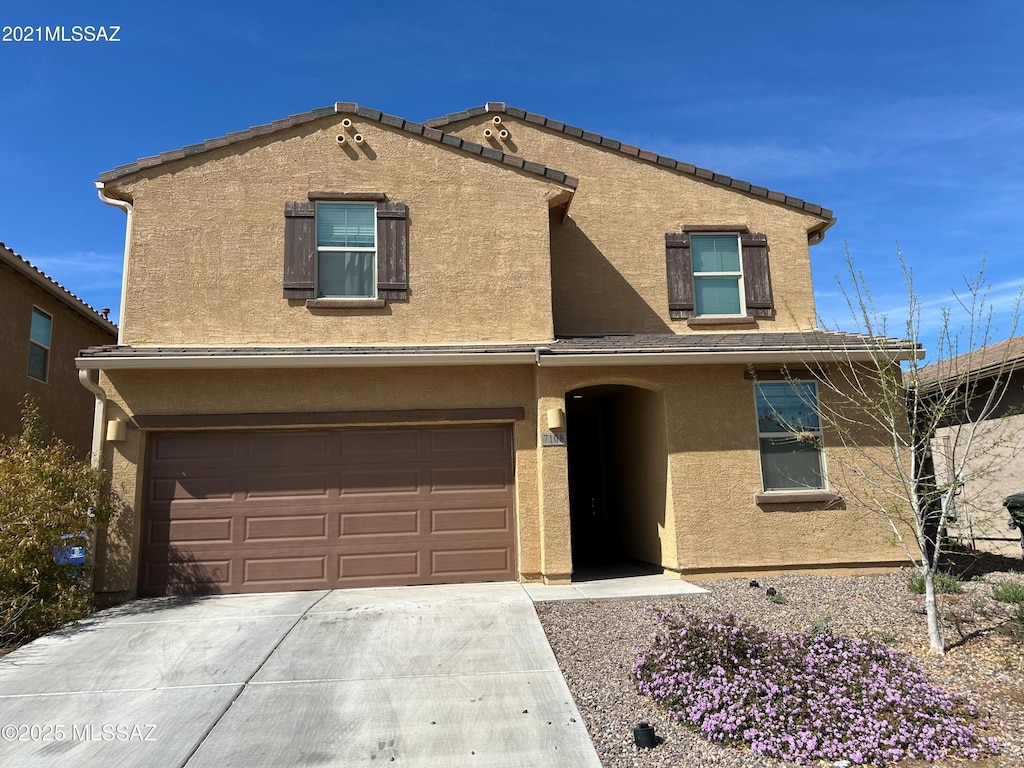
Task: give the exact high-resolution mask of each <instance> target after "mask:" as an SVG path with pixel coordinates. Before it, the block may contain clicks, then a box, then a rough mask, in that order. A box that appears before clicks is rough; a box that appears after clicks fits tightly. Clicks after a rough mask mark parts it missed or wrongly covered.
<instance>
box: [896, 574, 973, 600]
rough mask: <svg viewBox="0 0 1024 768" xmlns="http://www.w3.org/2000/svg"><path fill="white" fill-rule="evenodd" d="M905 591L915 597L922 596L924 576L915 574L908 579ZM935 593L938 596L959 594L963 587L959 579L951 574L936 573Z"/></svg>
mask: <svg viewBox="0 0 1024 768" xmlns="http://www.w3.org/2000/svg"><path fill="white" fill-rule="evenodd" d="M907 589H909V590H910V591H911V592H913V593H914V594H915V595H923V594H924V576H923V575H922V574H920V573H915V574H914V575H913V576H911V577H910V581H908V582H907ZM935 591H936V592H937V593H939V594H943V595H946V594H959V593H960V592H963V591H964V588H963V585H962V584H961V583H960V579H958V578H957V577H956V576H954V575H953V574H951V573H943V572H942V571H937V572H936V573H935Z"/></svg>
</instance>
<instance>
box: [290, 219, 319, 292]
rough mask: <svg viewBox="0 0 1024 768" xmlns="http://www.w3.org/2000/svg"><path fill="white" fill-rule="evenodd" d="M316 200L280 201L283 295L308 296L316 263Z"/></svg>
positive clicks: (312, 289)
mask: <svg viewBox="0 0 1024 768" xmlns="http://www.w3.org/2000/svg"><path fill="white" fill-rule="evenodd" d="M315 257H316V203H314V202H312V201H310V200H300V201H289V202H286V203H285V204H284V298H286V299H312V298H314V297H315V296H316V294H315V289H314V284H313V265H314V264H315V263H316V258H315Z"/></svg>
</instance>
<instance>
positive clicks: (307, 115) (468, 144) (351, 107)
mask: <svg viewBox="0 0 1024 768" xmlns="http://www.w3.org/2000/svg"><path fill="white" fill-rule="evenodd" d="M332 115H355V116H357V117H361V118H364V119H366V120H372V121H374V122H377V123H380V124H382V125H387V126H389V127H391V128H395V129H396V130H399V131H403V132H405V133H408V134H411V135H413V136H419V137H421V138H424V139H427V140H428V141H432V142H435V143H437V144H442V145H444V146H446V147H451V148H452V149H456V150H459V151H462V152H465V153H467V154H470V155H474V156H477V157H482V158H486V159H488V160H494V161H496V162H499V163H502V164H504V165H508V166H511V167H512V168H516V169H518V170H521V171H524V172H526V173H530V174H534V175H536V176H540V177H541V178H543V179H545V180H547V181H553V182H556V183H558V184H563V185H565V186H567V187H570V188H571V189H573V190H575V189H576V186H577V184H578V180H577V179H575V178H573V177H572V176H569V175H568V174H566V173H563V172H562V171H559V170H556V169H554V168H548V167H547V166H544V165H541V164H540V163H531V162H530V161H528V160H524V159H522V158H520V157H516V156H515V155H509V154H506V153H505V152H501V151H500V150H497V149H491V148H490V147H484V146H481V145H480V144H475V143H474V142H472V141H466V140H465V139H462V138H460V137H459V136H454V135H451V134H447V133H444V132H443V131H440V130H438V129H437V128H433V127H429V126H426V125H423V124H422V123H413V122H410V121H409V120H405V119H404V118H401V117H397V116H395V115H387V114H384V113H383V112H381V111H380V110H378V109H370V108H368V107H361V106H359V105H358V104H355V103H353V102H350V101H339V102H336V103H335V104H334V105H332V106H329V107H320V108H319V109H314V110H311V111H309V112H303V113H301V114H298V115H292V116H291V117H287V118H284V119H283V120H275V121H274V122H272V123H266V124H264V125H257V126H254V127H252V128H249V129H248V130H244V131H236V132H235V133H229V134H227V135H226V136H221V137H219V138H216V139H208V140H206V141H204V142H201V143H199V144H190V145H189V146H187V147H182V148H181V149H175V150H172V151H170V152H162V153H160V154H159V155H153V156H152V157H144V158H142V159H140V160H136V161H135V162H134V163H128V164H127V165H120V166H118V167H117V168H114V169H113V170H111V171H106V172H104V173H101V174H100V178H99V180H100V181H101V182H104V183H106V182H110V181H115V180H117V179H121V178H124V177H125V176H130V175H131V174H133V173H137V172H138V171H143V170H146V169H147V168H155V167H157V166H160V165H164V164H166V163H173V162H174V161H175V160H183V159H184V158H186V157H192V156H194V155H198V154H202V153H204V152H210V151H212V150H215V149H220V148H221V147H226V146H229V145H231V144H237V143H238V142H242V141H248V140H249V139H255V138H258V137H260V136H267V135H270V134H273V133H278V132H280V131H284V130H287V129H289V128H294V127H295V126H297V125H303V124H304V123H310V122H313V121H314V120H320V119H322V118H325V117H330V116H332Z"/></svg>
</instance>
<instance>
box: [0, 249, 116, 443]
mask: <svg viewBox="0 0 1024 768" xmlns="http://www.w3.org/2000/svg"><path fill="white" fill-rule="evenodd" d="M33 307H38V308H39V309H41V310H42V311H43V312H46V313H47V314H48V315H50V317H52V318H53V324H52V326H51V338H50V360H49V374H48V376H47V380H46V381H45V382H42V381H38V380H37V379H33V378H32V377H31V376H29V375H28V347H29V330H30V327H31V324H32V308H33ZM115 341H116V334H114V333H112V332H107V331H105V330H103V329H102V328H100V327H99V326H97V325H95V324H94V323H91V322H89V321H88V320H86V319H85V318H84V317H82V316H81V315H80V314H79V313H78V312H75V311H74V310H73V309H71V308H70V307H68V306H67V305H66V304H64V303H63V302H62V301H60V300H59V299H57V298H56V297H54V296H53V294H51V293H50V292H49V291H46V290H44V289H43V288H41V287H39V286H37V285H35V284H34V283H33V282H32V281H30V280H27V279H26V278H25V277H23V276H21V275H20V274H18V273H17V272H15V271H14V270H13V269H11V268H10V267H8V266H7V265H6V264H0V350H3V358H4V368H3V370H4V373H3V375H2V376H0V403H2V404H3V405H2V407H0V435H13V434H18V433H19V432H21V403H22V400H23V399H24V398H25V396H26V395H28V396H30V397H32V399H33V400H34V401H35V402H36V404H37V405H38V406H39V413H40V415H41V416H42V418H43V422H44V424H45V426H46V428H47V429H48V430H49V431H50V432H52V433H53V434H54V435H56V436H57V437H59V438H60V439H61V440H63V441H65V442H66V443H69V444H70V445H72V446H74V448H75V452H76V453H77V454H78V455H79V456H80V457H84V456H85V455H86V454H88V453H89V450H90V449H91V447H92V414H93V403H94V402H95V400H94V398H93V396H92V394H91V393H90V392H89V391H88V390H86V389H85V388H84V387H83V386H82V385H81V384H79V382H78V370H77V368H76V367H75V357H76V356H77V355H78V351H79V350H80V349H83V348H84V347H88V346H92V345H98V344H113V343H114V342H115Z"/></svg>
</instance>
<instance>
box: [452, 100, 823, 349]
mask: <svg viewBox="0 0 1024 768" xmlns="http://www.w3.org/2000/svg"><path fill="white" fill-rule="evenodd" d="M501 117H502V121H503V122H502V127H503V128H507V129H508V130H509V131H510V132H511V137H510V139H509V140H508V141H507V142H497V141H492V142H488V140H486V139H485V138H484V136H483V131H484V128H485V127H487V126H490V125H491V123H490V121H491V118H492V115H491V114H484V115H480V116H477V117H474V118H468V119H466V120H464V121H460V122H457V123H454V124H451V125H446V126H444V130H445V131H448V132H451V133H455V134H457V135H459V136H461V137H462V138H464V139H466V140H469V141H474V142H479V143H481V144H484V145H490V146H493V147H494V148H500V149H502V150H504V151H506V152H510V153H512V154H515V155H519V156H520V157H524V158H526V159H528V160H532V161H535V162H539V163H544V164H549V165H551V166H553V167H556V168H558V169H560V170H562V171H564V172H565V173H568V174H571V175H573V176H575V177H577V178H578V179H579V186H578V188H577V191H576V194H575V196H574V197H573V202H572V206H571V207H570V209H569V217H568V219H567V220H566V221H565V223H564V224H557V225H553V226H552V235H551V236H552V266H551V280H552V292H553V301H554V324H555V333H556V334H558V335H560V336H571V335H576V334H597V333H689V332H691V329H690V328H689V327H688V326H687V323H686V321H685V320H670V319H669V312H668V294H667V288H666V280H665V233H666V232H679V231H681V229H682V227H684V226H692V225H718V224H724V225H744V226H746V227H747V228H748V229H749V230H750V231H751V232H763V233H764V234H766V235H767V238H768V248H769V256H768V258H769V264H770V271H771V282H772V298H773V301H774V306H775V316H774V317H771V318H758V321H757V326H756V328H757V329H760V330H764V331H788V330H797V329H810V328H814V327H815V311H814V293H813V288H812V285H811V266H810V259H809V255H808V246H807V231H808V230H809V229H813V228H816V227H820V226H821V225H822V224H823V223H824V222H826V221H828V220H827V219H824V218H822V217H819V216H813V215H811V214H808V213H801V212H800V211H797V210H795V209H792V208H789V207H787V206H784V205H780V204H774V203H770V202H767V201H765V200H764V199H762V198H757V197H753V196H750V195H746V194H743V193H742V192H739V191H737V190H736V189H730V188H724V187H721V186H719V185H717V184H713V183H710V182H704V181H700V180H698V179H696V178H694V177H692V176H688V175H685V174H683V173H680V172H678V171H675V170H669V169H666V168H661V167H658V166H655V165H653V164H651V163H648V162H643V161H640V160H637V159H635V158H631V157H628V156H627V155H624V154H622V153H621V152H617V151H614V150H611V149H606V148H601V147H599V146H597V145H595V144H592V143H589V142H586V141H583V140H577V139H574V138H572V137H570V136H567V135H565V134H563V133H561V132H557V131H554V130H551V129H548V128H541V127H537V126H535V125H532V124H530V123H526V122H524V121H521V120H519V119H517V118H513V117H510V116H509V115H506V114H503V115H502V116H501ZM703 330H704V332H706V330H707V329H703Z"/></svg>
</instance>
